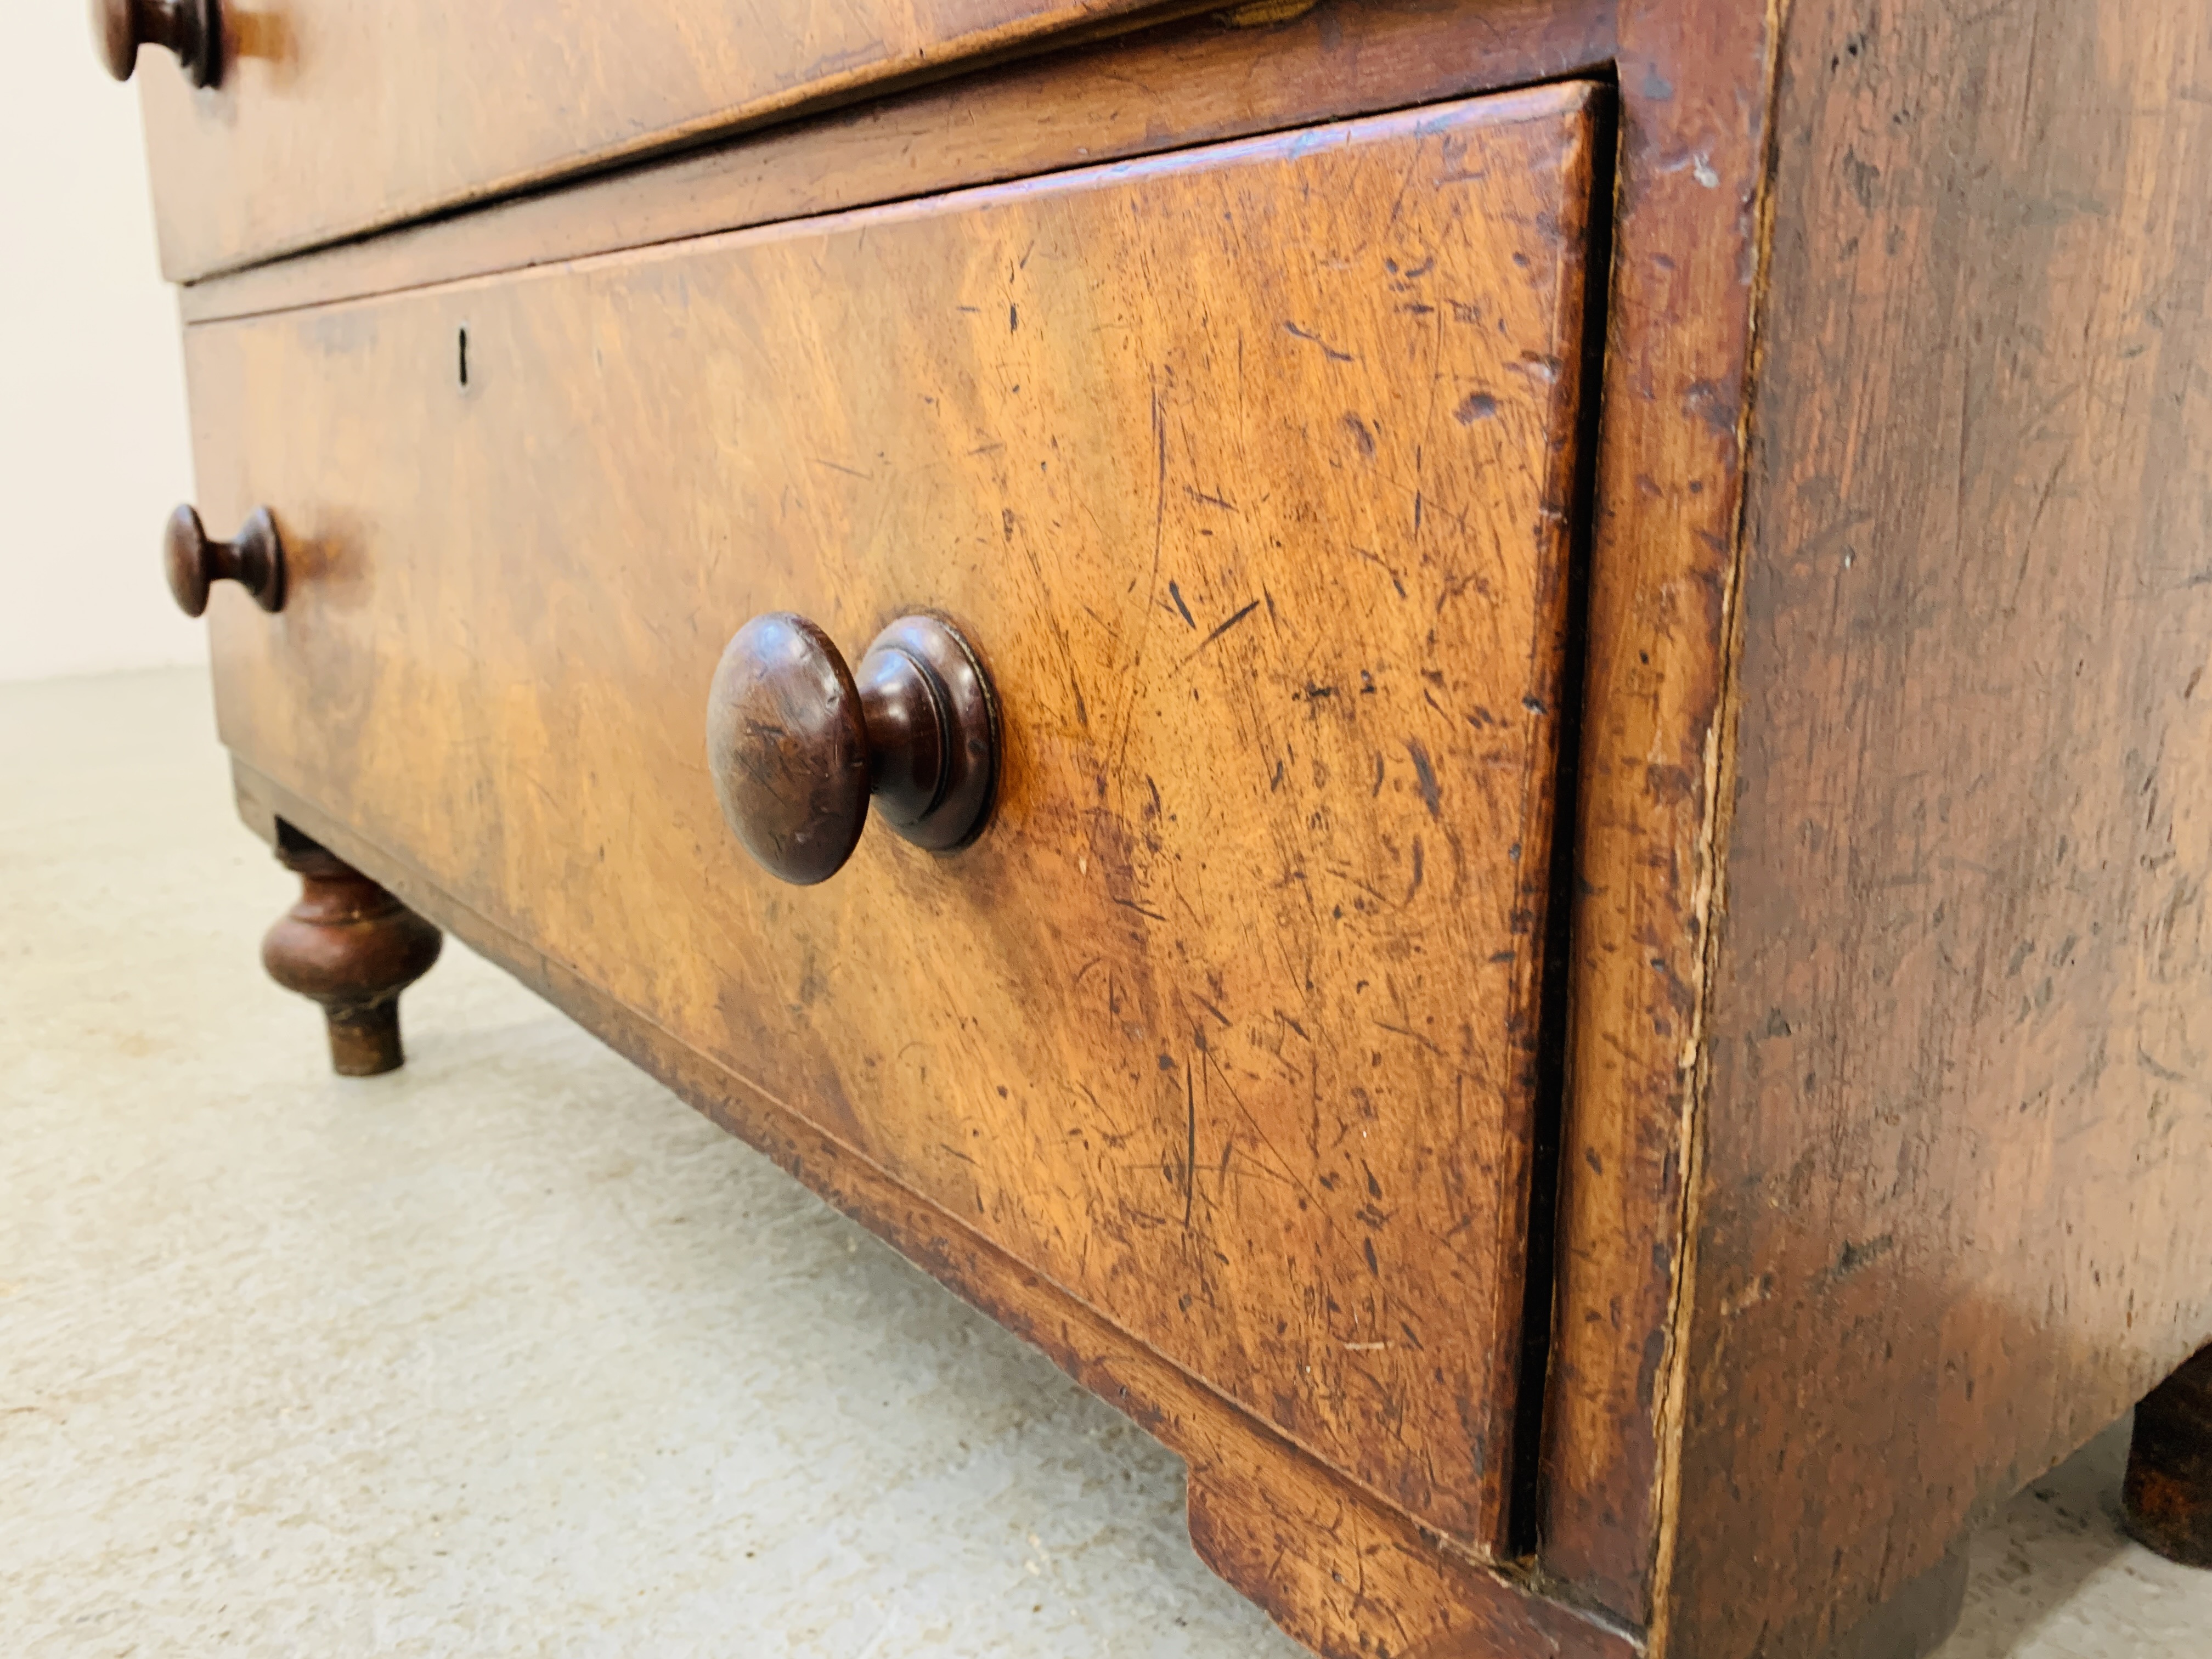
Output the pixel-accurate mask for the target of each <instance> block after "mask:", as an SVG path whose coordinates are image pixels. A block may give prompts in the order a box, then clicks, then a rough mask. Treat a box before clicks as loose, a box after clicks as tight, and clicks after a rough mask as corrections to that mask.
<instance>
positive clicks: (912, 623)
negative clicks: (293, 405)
mask: <svg viewBox="0 0 2212 1659" xmlns="http://www.w3.org/2000/svg"><path fill="white" fill-rule="evenodd" d="M161 556H162V564H163V567H164V568H165V569H166V571H167V574H168V579H169V592H171V593H172V594H173V595H174V596H175V598H176V601H177V604H178V605H179V607H181V608H182V610H183V611H184V613H185V615H186V616H188V617H197V616H198V615H200V614H201V613H202V612H203V611H205V610H206V609H207V601H208V590H209V588H210V586H213V585H214V584H215V583H216V582H219V581H234V582H236V583H237V584H238V585H239V586H241V587H243V588H244V589H245V590H246V592H248V593H250V594H252V596H253V600H254V603H256V604H257V605H259V606H260V607H261V608H262V609H263V610H264V611H281V610H283V608H284V543H283V538H281V537H280V536H279V535H278V534H277V533H276V520H274V519H273V518H271V517H270V513H269V509H268V508H267V507H256V508H255V509H254V511H253V513H252V516H251V517H249V518H248V519H247V520H246V526H245V528H244V529H242V530H240V532H238V534H237V536H236V537H234V538H233V539H231V540H229V541H227V542H218V541H214V540H211V539H210V538H209V536H208V533H207V532H206V530H205V529H204V527H203V526H201V524H200V515H199V514H198V513H196V512H194V511H193V510H192V509H191V507H179V508H178V509H177V510H176V511H175V512H174V513H171V514H170V515H169V525H168V529H167V532H166V533H165V534H164V535H163V537H162V541H161ZM999 747H1000V741H999V701H998V696H997V693H996V692H995V691H994V689H993V687H992V684H991V677H990V675H989V673H988V672H987V671H986V670H985V669H984V666H983V661H982V659H981V657H980V656H978V655H977V654H976V652H975V647H974V646H972V645H970V644H969V641H967V639H966V638H965V637H964V636H963V635H962V634H961V632H960V630H959V629H957V628H955V627H954V626H953V625H952V624H951V623H949V622H947V621H945V619H944V618H943V617H933V616H927V615H921V616H912V617H900V618H899V619H898V620H897V621H896V622H895V623H892V624H891V625H890V627H888V628H886V629H884V631H883V632H882V633H880V634H878V635H876V637H875V639H874V641H872V643H871V644H870V645H869V647H868V649H867V653H866V655H864V656H863V657H862V658H861V659H860V666H859V668H858V669H852V668H848V667H847V666H846V665H845V659H844V657H843V656H842V655H841V654H840V653H839V652H838V650H837V647H836V645H835V644H833V643H832V642H831V641H830V639H829V635H827V634H824V633H823V631H822V630H821V629H819V628H817V627H816V626H815V625H814V624H813V623H811V622H809V621H807V620H806V619H805V617H794V616H793V615H792V614H791V613H789V612H788V611H771V612H769V614H768V615H766V616H764V617H754V618H753V619H752V620H751V621H750V622H749V623H746V624H745V625H744V627H743V628H741V629H738V631H737V634H736V635H735V637H733V638H732V640H731V641H730V643H729V644H728V646H727V647H725V648H724V650H723V652H722V659H721V662H720V665H717V667H716V668H715V670H714V683H713V684H712V685H711V686H710V688H709V689H708V693H707V760H708V769H709V770H710V771H711V772H712V773H713V775H714V793H715V796H716V797H717V799H720V802H721V806H722V816H723V817H724V818H726V820H728V823H729V825H730V828H731V829H732V830H734V831H735V832H736V833H737V837H738V840H739V841H740V842H744V848H745V850H746V851H747V852H749V853H750V854H752V855H753V857H754V858H755V859H756V860H758V861H759V862H760V864H761V865H762V866H763V868H765V869H766V870H767V871H768V872H769V873H770V874H771V875H774V876H776V877H778V878H781V879H782V880H784V881H788V882H794V883H797V884H800V885H802V886H804V885H811V884H813V883H815V882H817V881H826V880H828V879H829V878H830V877H831V876H834V875H836V873H837V872H838V871H839V870H840V869H841V868H842V867H843V866H844V863H845V860H847V859H848V858H850V857H851V856H852V855H853V848H854V846H856V845H857V844H858V843H859V842H860V830H861V829H862V828H863V827H864V826H865V825H866V823H867V818H868V803H869V800H870V799H871V798H872V799H873V800H874V802H875V808H876V811H877V813H878V816H880V817H882V819H883V821H884V823H886V824H888V825H889V826H890V828H891V829H892V830H893V831H894V832H895V833H896V834H898V835H901V836H904V837H905V838H906V839H907V840H908V841H910V842H913V843H914V844H915V846H917V847H926V848H929V849H930V850H931V851H933V852H950V851H951V849H952V848H956V847H963V846H965V845H966V844H967V843H968V842H970V841H973V840H974V839H975V836H977V835H978V834H980V833H981V830H982V828H983V824H984V822H985V820H986V819H987V818H988V817H990V813H991V803H992V799H993V798H994V795H995V794H996V793H997V790H998V781H999Z"/></svg>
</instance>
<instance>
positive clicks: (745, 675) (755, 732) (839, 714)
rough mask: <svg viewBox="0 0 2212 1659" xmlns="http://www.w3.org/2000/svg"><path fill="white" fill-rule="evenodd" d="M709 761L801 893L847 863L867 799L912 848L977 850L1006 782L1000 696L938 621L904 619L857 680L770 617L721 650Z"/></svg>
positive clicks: (725, 804) (749, 836) (801, 632)
mask: <svg viewBox="0 0 2212 1659" xmlns="http://www.w3.org/2000/svg"><path fill="white" fill-rule="evenodd" d="M707 762H708V768H709V769H710V770H711V771H712V772H713V774H714V793H716V794H717V795H718V796H720V799H721V803H722V816H723V817H725V818H726V819H728V820H729V824H730V828H731V829H733V830H735V831H736V832H737V836H738V840H739V841H741V842H744V845H745V850H746V851H747V852H749V853H750V854H752V855H753V857H754V858H756V859H757V860H759V861H760V863H761V864H762V866H763V867H764V868H766V869H767V870H768V872H769V873H770V874H771V875H774V876H776V877H779V878H781V879H782V880H785V881H788V882H795V883H798V884H800V885H802V886H805V885H808V884H812V883H814V882H817V881H825V880H827V879H828V878H829V877H831V876H834V875H835V874H836V873H837V872H838V870H839V869H840V868H842V866H843V865H844V862H845V860H847V859H848V858H849V857H851V856H852V853H853V848H854V846H855V845H856V844H857V843H858V842H859V841H860V829H861V827H862V825H864V824H865V823H866V822H867V817H868V799H869V797H870V796H871V795H872V796H873V797H874V798H875V803H876V810H877V811H878V812H879V813H880V814H882V816H883V819H884V823H888V824H889V825H890V827H891V828H892V829H894V830H896V832H897V833H898V834H900V835H902V836H905V837H906V838H907V840H908V841H910V842H914V844H915V846H917V847H926V848H929V849H930V850H931V851H933V852H947V851H950V850H951V848H956V847H960V846H963V845H965V844H966V843H967V842H969V841H972V840H974V839H975V836H976V835H977V834H978V833H980V832H981V829H982V827H983V822H984V820H985V818H986V817H988V816H989V814H990V811H991V798H992V795H993V793H994V791H995V789H996V787H997V785H998V778H999V705H998V699H997V697H996V696H995V695H994V692H993V690H992V688H991V679H990V676H989V675H988V674H987V673H986V672H985V671H984V668H983V664H982V659H981V658H980V657H978V656H977V655H976V653H975V648H974V647H972V646H970V645H969V643H968V641H966V640H965V639H963V638H962V637H961V635H960V633H959V631H958V630H957V629H955V628H954V627H953V626H952V624H951V623H948V622H946V621H945V620H944V619H943V618H941V617H929V616H916V617H900V618H899V620H898V621H896V622H895V623H892V624H891V625H890V627H889V628H886V629H884V631H883V632H882V633H880V634H878V635H876V637H875V641H874V642H873V643H872V645H870V646H869V647H868V653H867V655H866V656H865V657H862V658H861V659H860V671H859V672H858V673H857V674H855V673H854V672H853V671H850V670H848V669H847V667H846V666H845V659H844V658H843V657H842V656H840V655H839V654H838V653H837V647H836V646H835V645H832V644H831V643H830V642H829V635H826V634H824V633H823V631H822V630H821V629H818V628H817V627H816V626H815V625H814V624H813V623H811V622H809V621H807V620H806V618H805V617H794V616H793V615H791V614H790V613H789V612H787V611H775V612H772V613H770V614H769V615H768V616H765V617H754V618H753V619H752V620H751V621H750V622H749V623H746V624H745V625H744V627H743V628H741V629H738V633H737V636H736V637H735V638H734V639H732V641H730V643H729V646H728V647H727V648H726V650H724V652H723V653H722V660H721V664H720V666H719V667H717V668H716V669H715V671H714V687H713V689H712V690H710V691H709V692H708V696H707Z"/></svg>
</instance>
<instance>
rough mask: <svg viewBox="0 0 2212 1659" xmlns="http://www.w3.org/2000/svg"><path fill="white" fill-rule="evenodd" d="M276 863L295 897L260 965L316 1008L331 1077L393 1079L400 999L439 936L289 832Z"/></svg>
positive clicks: (264, 946) (430, 959)
mask: <svg viewBox="0 0 2212 1659" xmlns="http://www.w3.org/2000/svg"><path fill="white" fill-rule="evenodd" d="M276 856H277V858H278V860H280V861H281V862H282V863H283V865H284V866H285V867H286V868H287V869H289V870H290V871H292V872H294V873H295V874H296V875H297V876H298V877H299V878H300V879H301V886H302V890H301V894H300V902H298V903H297V904H295V905H294V906H293V907H292V908H290V909H289V911H287V912H286V913H285V914H284V915H283V916H281V917H280V918H278V920H277V922H276V926H275V927H271V928H270V930H269V934H268V937H267V938H266V939H263V940H262V942H261V963H262V965H263V966H264V968H266V969H268V970H269V977H270V978H271V979H273V980H275V981H276V982H277V983H278V984H279V985H281V986H283V987H284V988H285V989H286V990H288V991H297V992H298V993H299V994H301V996H303V997H307V998H310V999H312V1000H314V1001H316V1002H319V1003H320V1004H322V1006H323V1013H324V1015H325V1018H326V1020H327V1022H328V1024H329V1026H330V1031H331V1066H333V1067H334V1068H335V1069H336V1070H337V1074H338V1075H339V1076H340V1077H374V1076H376V1075H377V1074H378V1073H380V1072H389V1071H393V1070H395V1069H397V1068H398V1066H399V1064H400V1062H401V1061H402V1060H404V1059H405V1058H406V1056H405V1054H404V1053H403V1052H402V1051H401V1049H400V1046H399V994H400V993H401V992H402V991H404V990H405V989H406V988H407V987H409V986H410V985H412V984H413V983H414V982H415V981H416V980H418V979H420V978H422V975H425V974H427V973H428V972H429V971H430V964H431V963H434V962H435V961H437V959H438V950H439V947H440V946H441V945H443V944H444V943H445V936H444V935H443V934H441V933H439V931H438V930H437V929H436V928H435V927H432V926H431V925H430V924H429V923H428V922H427V921H423V920H422V917H420V916H418V915H416V914H415V913H414V912H413V911H412V910H410V909H409V908H407V907H406V906H405V905H404V904H402V903H401V902H399V901H398V899H396V898H394V897H392V895H391V894H389V893H387V892H386V891H385V890H384V889H382V888H381V887H379V886H378V885H377V884H375V883H374V882H373V881H371V880H370V879H369V878H368V877H367V876H364V875H362V873H361V872H360V871H358V870H356V869H355V868H354V867H353V866H351V865H349V864H347V863H345V862H344V861H343V860H341V859H339V858H338V857H337V856H336V855H335V854H331V853H328V852H325V850H324V849H323V848H320V847H318V846H316V845H315V844H314V843H313V842H311V841H307V840H305V839H301V838H298V837H295V836H292V835H291V834H289V832H288V833H287V835H286V836H285V838H284V840H283V843H282V844H281V845H280V846H279V847H278V848H277V849H276Z"/></svg>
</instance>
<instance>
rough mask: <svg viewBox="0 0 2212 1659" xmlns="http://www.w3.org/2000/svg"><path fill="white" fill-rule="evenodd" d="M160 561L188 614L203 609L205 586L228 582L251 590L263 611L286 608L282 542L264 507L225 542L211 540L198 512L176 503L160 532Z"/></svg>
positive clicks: (206, 589)
mask: <svg viewBox="0 0 2212 1659" xmlns="http://www.w3.org/2000/svg"><path fill="white" fill-rule="evenodd" d="M161 563H162V566H163V568H165V569H166V570H167V572H168V576H169V592H172V593H173V594H174V595H176V599H177V605H178V608H179V609H180V610H181V611H183V612H184V613H185V615H186V616H187V617H197V616H198V615H199V614H200V613H201V612H202V611H205V610H206V609H207V602H208V589H209V587H210V586H212V585H213V584H215V583H216V582H226V581H228V582H236V583H237V584H238V585H239V586H240V587H242V588H244V589H245V590H246V592H249V593H251V594H252V595H253V602H254V603H255V604H256V605H259V606H260V607H261V608H262V609H263V610H264V611H282V610H283V608H284V544H283V541H281V540H280V539H278V538H277V535H276V520H274V519H272V518H270V516H269V509H268V508H267V507H255V508H254V509H253V512H252V516H250V517H249V518H248V519H247V520H246V527H245V528H244V529H242V530H240V532H238V537H237V539H236V540H234V541H228V542H211V541H210V540H209V539H208V533H207V532H206V531H205V530H204V529H203V528H202V527H201V526H200V515H199V514H198V513H195V512H193V511H192V509H191V507H179V508H178V509H177V510H176V511H175V512H174V513H171V514H169V527H168V529H167V531H165V532H163V533H162V536H161Z"/></svg>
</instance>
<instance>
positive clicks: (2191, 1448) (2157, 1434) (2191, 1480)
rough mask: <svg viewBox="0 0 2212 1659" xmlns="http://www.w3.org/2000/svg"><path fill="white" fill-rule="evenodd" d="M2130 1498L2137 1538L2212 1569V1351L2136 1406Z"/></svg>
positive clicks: (2133, 1531) (2126, 1499)
mask: <svg viewBox="0 0 2212 1659" xmlns="http://www.w3.org/2000/svg"><path fill="white" fill-rule="evenodd" d="M2122 1498H2123V1501H2124V1508H2125V1510H2126V1514H2127V1521H2128V1531H2129V1532H2130V1533H2131V1534H2134V1535H2135V1538H2136V1541H2137V1542H2139V1543H2142V1544H2145V1545H2148V1547H2150V1548H2152V1549H2154V1550H2156V1551H2157V1552H2158V1553H2160V1555H2163V1556H2165V1557H2166V1559H2168V1560H2170V1561H2179V1562H2180V1563H2181V1564H2182V1565H2185V1566H2191V1567H2212V1348H2207V1349H2205V1350H2204V1352H2202V1353H2200V1354H2198V1355H2197V1358H2194V1359H2192V1360H2191V1361H2190V1362H2189V1363H2188V1364H2185V1365H2184V1366H2183V1367H2182V1368H2181V1369H2180V1370H2178V1371H2176V1372H2175V1373H2174V1374H2173V1375H2172V1376H2169V1377H2168V1378H2166V1381H2165V1382H2163V1383H2160V1384H2159V1385H2158V1387H2156V1388H2155V1389H2152V1390H2151V1391H2150V1393H2149V1394H2148V1395H2146V1396H2145V1397H2144V1399H2143V1402H2142V1404H2141V1405H2140V1406H2138V1407H2136V1434H2135V1443H2134V1444H2133V1445H2132V1446H2130V1448H2129V1450H2128V1478H2127V1485H2126V1486H2125V1487H2124V1489H2123V1492H2122Z"/></svg>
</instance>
